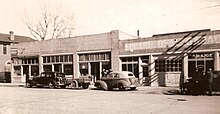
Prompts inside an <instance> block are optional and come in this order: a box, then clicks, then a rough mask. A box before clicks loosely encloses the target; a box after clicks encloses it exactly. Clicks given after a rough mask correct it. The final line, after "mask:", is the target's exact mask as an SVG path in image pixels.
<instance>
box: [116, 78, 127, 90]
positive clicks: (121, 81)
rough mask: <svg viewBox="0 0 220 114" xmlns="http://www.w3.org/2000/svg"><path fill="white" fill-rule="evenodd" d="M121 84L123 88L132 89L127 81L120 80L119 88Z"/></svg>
mask: <svg viewBox="0 0 220 114" xmlns="http://www.w3.org/2000/svg"><path fill="white" fill-rule="evenodd" d="M119 84H122V85H123V87H125V88H129V87H130V84H129V83H128V82H126V81H125V80H119V81H118V82H117V86H118V85H119Z"/></svg>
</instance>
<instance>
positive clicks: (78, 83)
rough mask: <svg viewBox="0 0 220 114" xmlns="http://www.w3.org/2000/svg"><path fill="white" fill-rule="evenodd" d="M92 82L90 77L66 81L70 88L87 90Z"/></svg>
mask: <svg viewBox="0 0 220 114" xmlns="http://www.w3.org/2000/svg"><path fill="white" fill-rule="evenodd" d="M91 82H92V76H79V78H73V79H68V83H69V85H70V87H71V88H73V89H74V88H79V87H82V88H83V89H88V88H89V85H90V83H91Z"/></svg>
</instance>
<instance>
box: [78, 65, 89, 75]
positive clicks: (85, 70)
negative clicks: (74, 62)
mask: <svg viewBox="0 0 220 114" xmlns="http://www.w3.org/2000/svg"><path fill="white" fill-rule="evenodd" d="M79 69H80V74H81V75H82V76H86V75H88V63H80V64H79Z"/></svg>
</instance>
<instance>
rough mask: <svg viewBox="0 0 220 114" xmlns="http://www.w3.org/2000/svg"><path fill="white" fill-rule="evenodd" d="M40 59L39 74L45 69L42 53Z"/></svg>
mask: <svg viewBox="0 0 220 114" xmlns="http://www.w3.org/2000/svg"><path fill="white" fill-rule="evenodd" d="M38 60H39V74H40V73H41V72H43V71H44V69H43V57H42V56H41V55H39V56H38Z"/></svg>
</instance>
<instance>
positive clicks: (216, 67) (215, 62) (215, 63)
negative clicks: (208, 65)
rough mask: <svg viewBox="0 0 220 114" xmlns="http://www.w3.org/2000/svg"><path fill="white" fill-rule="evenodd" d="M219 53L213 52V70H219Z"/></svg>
mask: <svg viewBox="0 0 220 114" xmlns="http://www.w3.org/2000/svg"><path fill="white" fill-rule="evenodd" d="M219 64H220V61H219V52H214V70H220V67H219V66H220V65H219Z"/></svg>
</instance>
